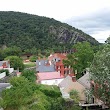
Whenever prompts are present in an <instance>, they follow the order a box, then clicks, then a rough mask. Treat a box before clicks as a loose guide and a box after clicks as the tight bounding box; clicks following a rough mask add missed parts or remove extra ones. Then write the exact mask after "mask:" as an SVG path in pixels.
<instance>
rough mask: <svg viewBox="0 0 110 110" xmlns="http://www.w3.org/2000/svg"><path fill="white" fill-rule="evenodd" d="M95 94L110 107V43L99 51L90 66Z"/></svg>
mask: <svg viewBox="0 0 110 110" xmlns="http://www.w3.org/2000/svg"><path fill="white" fill-rule="evenodd" d="M90 73H91V79H92V80H93V81H94V88H93V94H94V95H95V96H96V97H97V98H98V99H100V100H102V101H103V102H104V103H105V104H107V105H108V106H109V107H110V44H104V48H103V49H102V50H100V51H98V52H97V53H96V55H95V57H94V60H93V63H92V65H91V67H90Z"/></svg>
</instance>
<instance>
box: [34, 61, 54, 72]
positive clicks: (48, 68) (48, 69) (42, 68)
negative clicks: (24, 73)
mask: <svg viewBox="0 0 110 110" xmlns="http://www.w3.org/2000/svg"><path fill="white" fill-rule="evenodd" d="M39 62H40V64H39ZM47 63H48V60H36V65H37V66H36V71H39V72H54V71H55V67H54V65H53V64H52V65H48V66H46V64H47Z"/></svg>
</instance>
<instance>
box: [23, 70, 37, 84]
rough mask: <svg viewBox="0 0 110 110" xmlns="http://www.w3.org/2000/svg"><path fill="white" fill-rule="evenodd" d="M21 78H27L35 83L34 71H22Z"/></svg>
mask: <svg viewBox="0 0 110 110" xmlns="http://www.w3.org/2000/svg"><path fill="white" fill-rule="evenodd" d="M21 76H24V77H25V78H27V79H28V80H29V81H31V82H35V81H36V75H35V71H33V70H29V69H27V70H23V71H22V74H21Z"/></svg>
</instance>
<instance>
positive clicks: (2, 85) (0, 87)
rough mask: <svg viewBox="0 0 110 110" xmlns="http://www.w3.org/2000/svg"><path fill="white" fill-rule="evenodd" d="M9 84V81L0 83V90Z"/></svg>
mask: <svg viewBox="0 0 110 110" xmlns="http://www.w3.org/2000/svg"><path fill="white" fill-rule="evenodd" d="M10 86H11V85H10V83H0V92H1V91H2V90H4V89H6V88H7V87H10Z"/></svg>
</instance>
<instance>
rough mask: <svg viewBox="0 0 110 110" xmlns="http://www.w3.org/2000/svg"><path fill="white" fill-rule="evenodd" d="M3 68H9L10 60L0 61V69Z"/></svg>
mask: <svg viewBox="0 0 110 110" xmlns="http://www.w3.org/2000/svg"><path fill="white" fill-rule="evenodd" d="M3 68H10V62H9V61H0V69H3Z"/></svg>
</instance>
